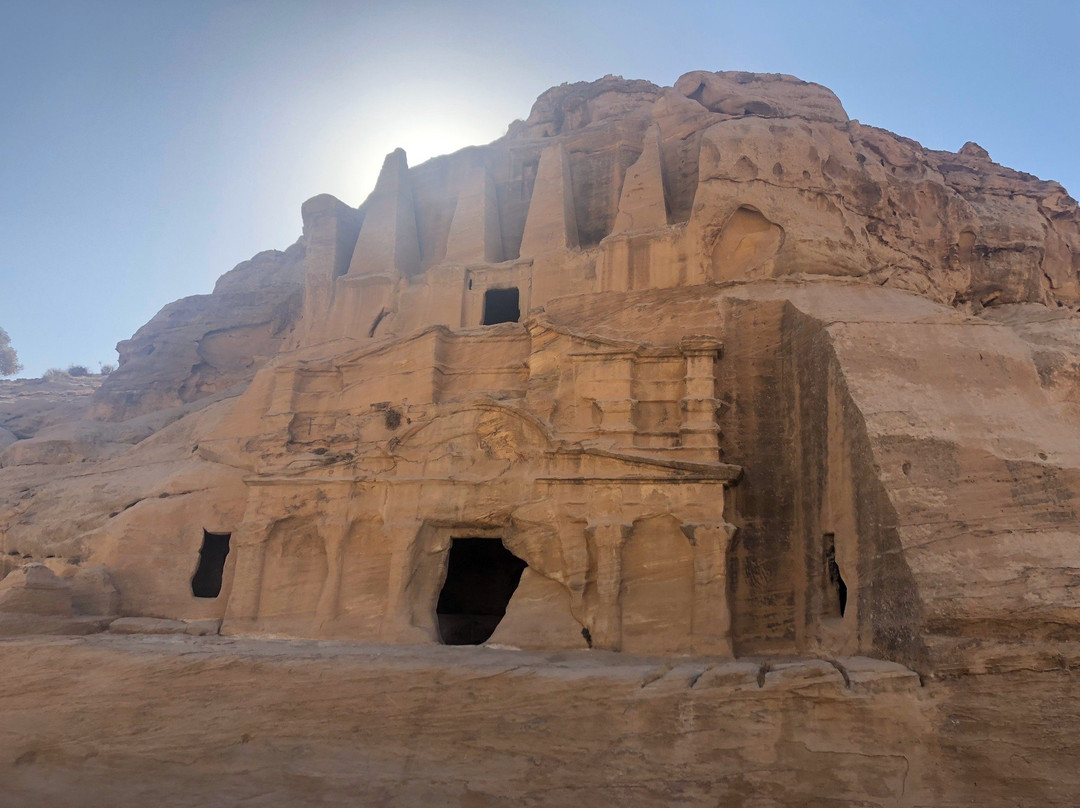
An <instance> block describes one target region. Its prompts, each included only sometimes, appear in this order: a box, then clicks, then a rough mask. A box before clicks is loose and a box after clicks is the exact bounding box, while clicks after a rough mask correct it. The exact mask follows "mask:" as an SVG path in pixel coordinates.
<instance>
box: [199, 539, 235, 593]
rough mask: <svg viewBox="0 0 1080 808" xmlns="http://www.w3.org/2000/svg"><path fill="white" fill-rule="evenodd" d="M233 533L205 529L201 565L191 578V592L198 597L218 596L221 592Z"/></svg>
mask: <svg viewBox="0 0 1080 808" xmlns="http://www.w3.org/2000/svg"><path fill="white" fill-rule="evenodd" d="M230 538H232V534H231V533H210V532H209V531H206V530H204V531H203V540H202V547H201V548H199V566H198V567H196V569H195V575H194V576H193V577H192V579H191V594H192V595H194V596H195V597H197V598H216V597H217V596H218V595H220V594H221V576H222V573H224V572H225V558H226V556H228V555H229V539H230Z"/></svg>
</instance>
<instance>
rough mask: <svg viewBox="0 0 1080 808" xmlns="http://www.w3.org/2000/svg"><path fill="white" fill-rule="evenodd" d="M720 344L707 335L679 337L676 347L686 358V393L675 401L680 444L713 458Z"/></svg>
mask: <svg viewBox="0 0 1080 808" xmlns="http://www.w3.org/2000/svg"><path fill="white" fill-rule="evenodd" d="M721 348H722V345H721V343H720V341H719V340H717V339H715V338H714V337H709V336H689V337H683V339H682V340H681V341H680V342H679V350H680V352H681V353H682V355H683V357H684V358H685V360H686V378H685V388H686V396H685V397H684V398H683V399H682V400H681V401H680V402H679V404H680V407H681V408H682V413H683V422H682V425H681V426H680V428H679V433H680V438H681V443H682V446H683V447H685V448H687V449H696V450H701V451H702V452H704V453H705V454H707V455H709V457H708V459H710V460H716V459H717V457H718V456H719V452H720V427H719V426H718V425H717V423H716V409H717V406H718V405H719V401H718V400H717V398H716V361H717V359H718V358H719V356H720V352H721Z"/></svg>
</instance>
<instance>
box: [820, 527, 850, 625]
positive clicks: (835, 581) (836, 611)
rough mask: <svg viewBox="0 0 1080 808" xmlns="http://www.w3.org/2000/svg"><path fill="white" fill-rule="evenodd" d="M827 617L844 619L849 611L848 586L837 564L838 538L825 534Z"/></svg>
mask: <svg viewBox="0 0 1080 808" xmlns="http://www.w3.org/2000/svg"><path fill="white" fill-rule="evenodd" d="M825 590H826V591H825V616H826V617H843V616H844V611H845V610H846V609H847V584H846V583H844V576H843V575H841V574H840V565H839V564H837V563H836V536H835V535H834V534H832V533H826V534H825Z"/></svg>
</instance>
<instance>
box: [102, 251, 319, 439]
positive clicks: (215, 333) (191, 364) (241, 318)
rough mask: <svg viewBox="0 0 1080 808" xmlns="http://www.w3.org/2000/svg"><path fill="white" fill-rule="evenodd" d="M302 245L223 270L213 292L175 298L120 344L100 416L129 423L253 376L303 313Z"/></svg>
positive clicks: (228, 387) (105, 384)
mask: <svg viewBox="0 0 1080 808" xmlns="http://www.w3.org/2000/svg"><path fill="white" fill-rule="evenodd" d="M303 257H304V248H303V245H302V244H294V245H293V246H292V247H290V248H289V249H288V250H286V251H285V252H278V251H277V250H268V251H267V252H262V253H259V254H258V255H256V256H255V257H254V258H252V259H251V260H250V261H245V262H244V263H242V264H239V265H238V266H237V267H236V268H235V269H233V270H232V271H230V272H227V273H226V274H225V275H222V276H221V278H220V280H219V281H218V283H217V285H216V286H215V287H214V292H213V294H210V295H195V296H193V297H186V298H184V299H182V300H178V301H176V302H175V303H170V304H169V305H168V306H166V307H165V308H163V309H162V310H161V311H160V312H158V314H157V315H155V316H154V318H153V319H152V320H150V322H148V323H147V324H146V325H144V326H143V327H142V328H140V329H139V330H138V331H137V332H135V335H134V336H133V337H132V338H131V339H129V340H125V341H123V342H121V343H120V344H119V345H117V346H116V349H117V351H118V352H119V354H120V365H119V367H118V368H117V370H115V371H113V372H112V373H111V374H109V377H108V378H107V379H106V381H105V383H104V384H103V385H102V387H101V390H100V391H99V392H98V394H97V395H96V396H95V398H94V406H93V408H92V410H91V414H92V416H93V417H95V418H98V419H101V420H110V421H122V420H127V419H129V418H133V417H136V416H139V415H145V414H147V413H150V412H154V411H157V410H164V409H167V408H169V407H176V406H179V405H181V404H186V403H190V402H192V401H197V400H199V399H204V398H206V397H208V396H213V395H214V394H216V393H220V392H222V391H225V390H228V389H230V388H233V387H235V386H236V385H240V384H246V383H247V382H249V381H251V378H252V377H253V376H254V375H255V371H256V370H258V369H259V368H260V367H261V366H262V365H263V364H265V363H266V361H267V360H268V359H269V358H270V357H272V356H273V355H274V354H276V353H277V352H278V350H279V349H280V348H281V346H282V344H283V343H284V340H285V338H286V337H287V335H288V333H289V330H290V328H291V327H292V325H293V322H294V321H295V320H296V318H297V317H298V316H299V313H300V305H301V300H302V296H303V282H304V276H303Z"/></svg>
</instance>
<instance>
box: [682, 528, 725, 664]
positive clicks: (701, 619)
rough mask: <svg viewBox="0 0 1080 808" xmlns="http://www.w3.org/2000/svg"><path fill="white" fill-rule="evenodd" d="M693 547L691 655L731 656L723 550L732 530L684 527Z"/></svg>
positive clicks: (683, 529) (684, 531)
mask: <svg viewBox="0 0 1080 808" xmlns="http://www.w3.org/2000/svg"><path fill="white" fill-rule="evenodd" d="M682 531H683V533H684V534H685V535H686V537H687V538H688V539H689V540H690V543H691V544H692V545H693V546H694V599H693V611H692V615H691V628H690V634H691V643H692V645H693V650H694V652H695V653H700V654H723V655H725V656H731V654H732V648H731V609H730V607H729V605H728V597H727V551H728V545H729V544H730V543H731V539H732V538H733V537H734V535H735V527H734V526H733V525H730V524H728V523H727V522H723V521H721V522H705V523H700V524H684V525H683V526H682Z"/></svg>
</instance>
